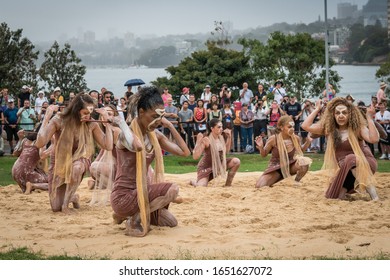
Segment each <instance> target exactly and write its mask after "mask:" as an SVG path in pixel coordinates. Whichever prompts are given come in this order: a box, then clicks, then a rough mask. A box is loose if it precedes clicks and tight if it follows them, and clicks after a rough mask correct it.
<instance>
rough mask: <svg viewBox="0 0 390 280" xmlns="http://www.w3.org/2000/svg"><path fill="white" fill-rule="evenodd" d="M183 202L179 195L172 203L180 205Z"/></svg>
mask: <svg viewBox="0 0 390 280" xmlns="http://www.w3.org/2000/svg"><path fill="white" fill-rule="evenodd" d="M183 201H184V199H183V198H182V197H181V196H180V195H178V196H177V197H176V198H175V199H174V200H173V201H172V202H173V203H177V204H180V203H183Z"/></svg>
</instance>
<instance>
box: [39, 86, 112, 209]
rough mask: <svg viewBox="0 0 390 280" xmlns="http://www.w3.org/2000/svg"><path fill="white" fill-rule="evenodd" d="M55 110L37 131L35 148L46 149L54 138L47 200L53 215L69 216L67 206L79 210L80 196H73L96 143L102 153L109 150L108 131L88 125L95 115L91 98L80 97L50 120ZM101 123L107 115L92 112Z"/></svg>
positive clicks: (52, 109) (87, 168)
mask: <svg viewBox="0 0 390 280" xmlns="http://www.w3.org/2000/svg"><path fill="white" fill-rule="evenodd" d="M54 111H58V106H56V105H51V106H49V108H48V109H47V112H46V114H45V118H44V120H43V127H42V128H41V129H40V130H39V133H38V137H37V141H36V146H37V147H38V148H41V147H43V146H45V145H46V144H47V143H48V142H49V141H50V140H51V138H52V136H53V135H54V136H55V144H54V145H55V146H54V147H55V148H54V149H53V152H52V154H51V157H50V168H49V197H50V204H51V208H52V210H53V211H54V212H57V211H62V212H63V213H70V212H71V210H70V208H69V203H72V204H73V208H79V207H80V204H79V195H78V194H76V191H77V188H78V187H79V185H80V183H81V180H82V179H83V176H84V174H85V173H86V172H87V171H88V170H89V166H90V165H91V159H92V156H93V154H94V152H95V143H94V141H96V142H97V144H98V145H99V146H100V147H101V148H103V149H107V150H108V149H112V142H113V139H112V131H111V127H110V126H107V127H106V133H103V131H102V129H101V128H100V127H99V125H98V124H97V123H96V122H90V120H91V113H92V112H93V111H94V100H93V98H92V97H91V96H89V95H85V94H83V93H79V94H77V95H76V97H75V98H74V99H73V100H72V102H71V103H70V104H69V105H68V106H67V107H66V108H65V109H64V110H63V112H61V113H57V114H56V115H55V116H54V117H53V118H52V116H53V112H54ZM95 111H96V112H97V113H99V114H100V115H101V117H102V119H103V120H108V114H107V111H106V110H104V109H103V108H100V109H95Z"/></svg>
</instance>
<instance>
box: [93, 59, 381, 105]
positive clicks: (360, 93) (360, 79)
mask: <svg viewBox="0 0 390 280" xmlns="http://www.w3.org/2000/svg"><path fill="white" fill-rule="evenodd" d="M378 68H379V66H353V65H336V66H334V67H332V69H333V70H336V71H337V72H338V73H339V75H340V76H341V77H342V80H341V82H340V86H341V87H340V90H339V92H338V93H337V95H338V96H346V95H347V94H352V96H353V97H354V98H355V99H356V101H359V100H362V101H364V102H365V103H366V104H367V103H369V102H370V99H371V95H374V94H376V92H377V90H378V88H379V82H378V80H377V79H376V78H375V72H376V71H377V70H378ZM164 76H165V77H167V76H169V74H168V73H167V72H166V71H165V69H164V68H129V69H124V68H88V69H87V73H86V75H85V78H86V81H87V85H88V87H89V88H90V89H96V90H99V91H100V89H101V88H102V87H106V88H107V89H109V90H111V91H112V92H113V93H114V95H115V96H118V97H120V96H123V94H124V93H125V91H126V89H127V88H126V87H125V86H124V83H125V82H126V81H127V80H129V79H142V80H143V81H144V82H145V84H146V85H148V84H150V82H151V81H154V80H156V79H157V78H158V77H164ZM133 90H135V88H134V89H133Z"/></svg>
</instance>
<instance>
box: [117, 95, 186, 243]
mask: <svg viewBox="0 0 390 280" xmlns="http://www.w3.org/2000/svg"><path fill="white" fill-rule="evenodd" d="M131 105H132V107H135V108H136V110H134V109H133V108H130V112H133V113H134V112H137V116H135V117H134V116H131V117H132V121H131V125H130V129H129V128H128V127H127V128H121V129H122V133H121V135H120V136H119V140H118V142H117V143H116V154H117V172H116V176H115V182H114V188H113V191H112V193H111V206H112V209H113V210H114V215H113V218H114V222H115V223H118V224H120V223H121V222H122V221H124V220H126V219H127V221H126V232H125V234H126V235H130V236H138V237H142V236H145V235H146V234H147V232H148V231H149V226H150V224H152V225H157V226H169V227H174V226H176V225H177V220H176V218H175V217H174V216H173V214H171V213H170V212H169V211H168V206H169V204H170V203H171V202H179V201H178V200H177V198H178V193H179V186H178V185H177V184H175V183H166V182H163V180H164V178H163V175H164V162H163V158H162V153H161V149H163V150H164V151H167V152H168V153H171V154H174V155H179V156H188V155H190V151H189V150H188V147H187V145H186V143H185V142H184V140H183V139H182V137H181V136H180V134H179V133H178V132H177V130H176V129H175V127H174V126H173V124H172V123H171V122H170V121H168V120H167V119H166V118H165V117H164V114H165V110H164V102H163V100H162V98H161V95H160V93H159V90H158V89H157V88H156V87H143V88H142V89H141V90H140V92H139V93H137V94H136V95H134V96H133V99H132V102H131ZM160 125H162V126H164V127H166V128H168V129H169V130H170V133H171V135H172V138H173V140H174V141H169V140H168V138H167V137H166V136H165V135H164V134H163V133H161V132H160V131H159V130H157V127H159V126H160ZM176 143H177V144H176ZM153 160H155V162H156V164H155V168H154V176H153V178H150V177H149V178H148V170H149V167H150V165H151V163H152V162H153Z"/></svg>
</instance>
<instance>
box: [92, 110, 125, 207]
mask: <svg viewBox="0 0 390 280" xmlns="http://www.w3.org/2000/svg"><path fill="white" fill-rule="evenodd" d="M103 109H104V110H106V111H107V114H108V117H109V118H114V117H117V116H119V114H118V111H117V109H116V107H115V106H114V105H112V104H109V105H107V106H105V107H103ZM100 119H101V117H100ZM116 123H122V125H120V126H123V125H126V123H125V121H124V120H123V119H122V118H120V119H119V118H117V119H116ZM100 124H101V128H102V130H103V131H106V128H105V127H106V126H111V131H112V133H113V134H112V137H113V146H112V147H111V148H110V149H108V150H106V149H100V152H99V154H98V156H97V157H96V159H95V160H94V161H93V162H92V164H91V166H90V170H89V172H90V174H91V178H90V179H89V180H88V187H89V189H91V190H93V193H92V199H91V202H90V205H103V206H104V205H107V204H108V205H109V204H110V195H111V191H112V186H113V183H114V179H115V173H116V150H115V143H116V142H117V140H118V137H119V134H120V133H121V129H120V128H119V127H116V126H113V124H112V123H110V122H106V123H100Z"/></svg>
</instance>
